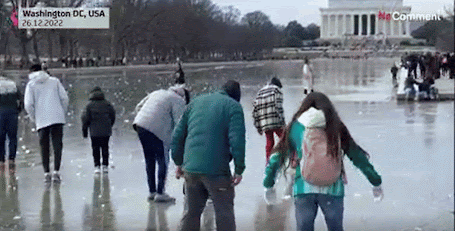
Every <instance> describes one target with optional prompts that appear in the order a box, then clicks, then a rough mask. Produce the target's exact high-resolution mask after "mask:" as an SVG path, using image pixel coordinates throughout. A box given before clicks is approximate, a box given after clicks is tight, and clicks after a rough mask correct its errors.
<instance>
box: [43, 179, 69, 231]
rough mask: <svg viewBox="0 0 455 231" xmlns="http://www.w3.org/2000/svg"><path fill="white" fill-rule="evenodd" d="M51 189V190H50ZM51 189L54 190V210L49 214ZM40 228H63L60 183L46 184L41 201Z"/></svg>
mask: <svg viewBox="0 0 455 231" xmlns="http://www.w3.org/2000/svg"><path fill="white" fill-rule="evenodd" d="M51 189H52V190H51ZM51 191H53V192H54V210H53V215H51ZM40 217H41V219H40V220H41V230H65V220H64V217H65V213H64V212H63V205H62V196H61V194H60V184H54V185H53V186H52V187H51V185H46V186H45V189H44V193H43V198H42V201H41V213H40Z"/></svg>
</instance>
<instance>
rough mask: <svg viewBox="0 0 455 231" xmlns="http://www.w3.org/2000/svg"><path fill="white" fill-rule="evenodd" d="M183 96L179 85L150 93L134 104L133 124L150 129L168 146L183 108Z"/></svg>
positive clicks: (183, 93) (182, 89)
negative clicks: (134, 116)
mask: <svg viewBox="0 0 455 231" xmlns="http://www.w3.org/2000/svg"><path fill="white" fill-rule="evenodd" d="M184 97H185V90H184V88H183V86H180V85H176V86H173V87H170V88H169V89H167V90H164V89H161V90H157V91H154V92H152V93H150V94H149V95H147V96H146V97H145V98H144V99H142V100H141V102H139V104H138V105H137V106H136V110H135V111H136V112H137V115H136V118H135V119H134V122H133V125H137V126H140V127H142V128H144V129H146V130H148V131H150V132H151V133H153V134H154V135H155V136H157V137H158V138H159V139H160V140H161V141H163V144H164V146H165V147H169V144H170V142H171V135H172V131H173V130H174V127H175V125H176V124H177V122H178V121H179V120H180V117H181V116H182V114H183V111H184V110H185V98H184Z"/></svg>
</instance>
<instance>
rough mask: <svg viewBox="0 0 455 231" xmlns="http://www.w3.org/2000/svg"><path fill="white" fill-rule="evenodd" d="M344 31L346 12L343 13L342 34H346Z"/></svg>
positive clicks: (345, 29)
mask: <svg viewBox="0 0 455 231" xmlns="http://www.w3.org/2000/svg"><path fill="white" fill-rule="evenodd" d="M346 31H347V28H346V14H343V29H342V32H343V35H345V34H346Z"/></svg>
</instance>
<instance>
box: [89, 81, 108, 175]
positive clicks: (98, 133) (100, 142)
mask: <svg viewBox="0 0 455 231" xmlns="http://www.w3.org/2000/svg"><path fill="white" fill-rule="evenodd" d="M89 101H90V102H89V103H88V104H87V106H86V107H85V109H84V111H83V112H82V116H81V120H82V136H83V137H84V138H87V137H88V133H89V131H90V139H91V141H92V150H93V161H94V164H95V174H99V173H100V172H101V161H100V158H101V155H100V150H101V154H102V157H103V162H102V165H103V169H102V170H103V173H108V167H109V138H110V136H111V135H112V126H113V125H114V123H115V110H114V107H113V106H112V104H111V103H110V102H108V101H107V100H106V99H105V98H104V93H103V92H102V91H101V88H100V87H95V88H93V89H92V90H91V91H90V95H89Z"/></svg>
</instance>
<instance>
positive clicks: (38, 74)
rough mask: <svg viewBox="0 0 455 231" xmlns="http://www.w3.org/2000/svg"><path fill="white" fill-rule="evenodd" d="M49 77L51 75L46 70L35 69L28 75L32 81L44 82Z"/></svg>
mask: <svg viewBox="0 0 455 231" xmlns="http://www.w3.org/2000/svg"><path fill="white" fill-rule="evenodd" d="M49 77H51V76H50V75H49V74H47V73H46V72H45V71H35V72H32V73H30V74H29V75H28V78H29V79H30V82H32V83H44V82H46V81H47V80H48V79H49Z"/></svg>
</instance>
